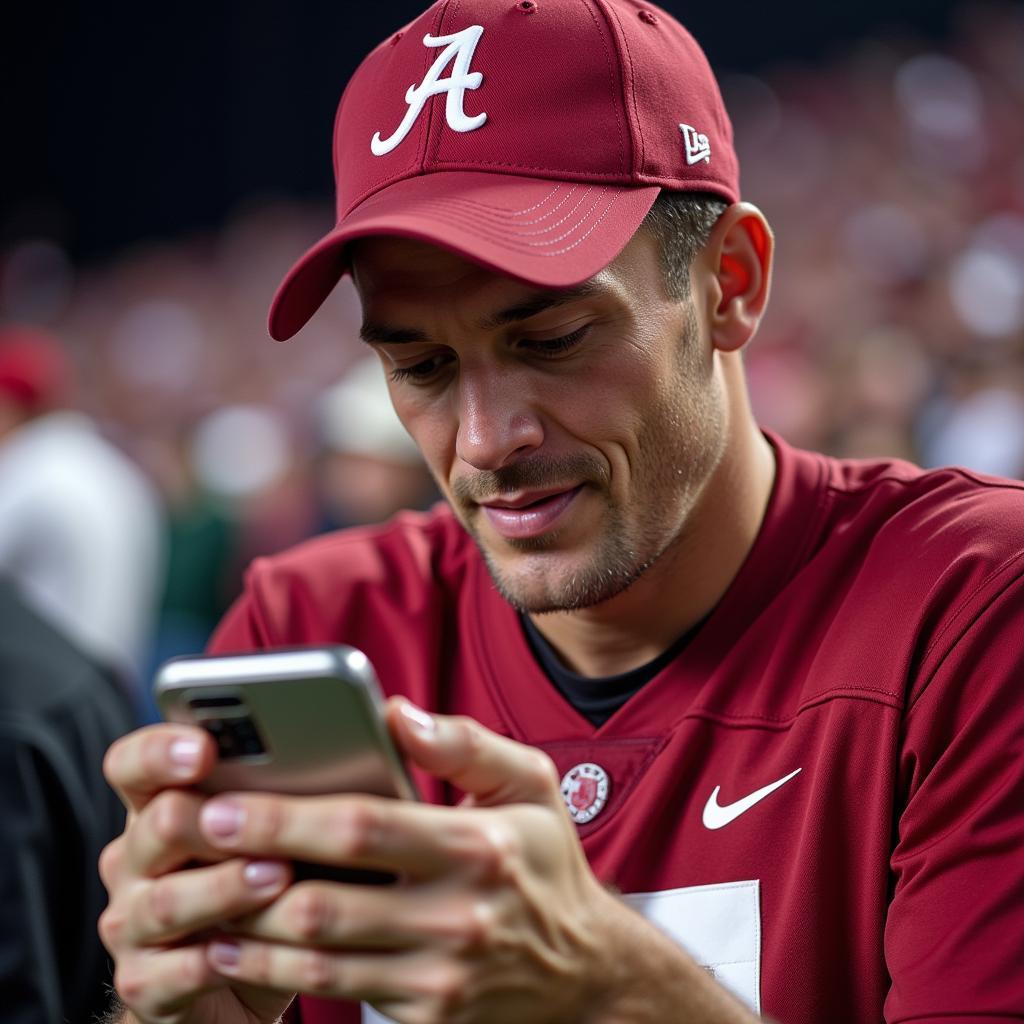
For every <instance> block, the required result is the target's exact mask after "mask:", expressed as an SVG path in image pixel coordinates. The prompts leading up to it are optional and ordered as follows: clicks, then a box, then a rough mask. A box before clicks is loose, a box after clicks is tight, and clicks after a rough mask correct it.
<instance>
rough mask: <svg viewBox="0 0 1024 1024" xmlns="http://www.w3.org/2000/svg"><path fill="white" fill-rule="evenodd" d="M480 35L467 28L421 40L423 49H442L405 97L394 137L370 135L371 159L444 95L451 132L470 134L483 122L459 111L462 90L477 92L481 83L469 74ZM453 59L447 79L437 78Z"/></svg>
mask: <svg viewBox="0 0 1024 1024" xmlns="http://www.w3.org/2000/svg"><path fill="white" fill-rule="evenodd" d="M483 34H484V27H483V25H470V27H469V28H464V29H463V30H462V31H461V32H453V33H452V34H451V35H450V36H431V35H426V36H424V37H423V45H424V46H434V47H437V46H443V47H444V49H443V50H442V51H441V52H440V53H439V54H438V55H437V60H435V61H434V63H433V64H431V65H430V70H429V71H428V72H427V75H426V77H425V78H424V79H423V81H422V82H420V84H419V85H410V86H409V91H408V92H407V93H406V94H405V102H406V103H408V104H409V109H408V110H407V111H406V112H405V117H403V118H402V123H401V124H400V125H399V126H398V127H397V128H396V129H395V134H394V135H392V136H391V138H390V139H382V138H381V137H380V132H374V134H373V138H372V139H371V140H370V151H371V152H372V153H373V155H374V156H384V154H385V153H390V152H391V150H393V149H394V148H395V146H397V145H398V144H399V143H400V142H401V141H402V140H403V139H404V138H405V137H406V135H408V134H409V131H410V130H411V128H412V126H413V124H415V122H416V118H417V117H419V116H420V113H421V112H422V110H423V108H424V107H425V106H426V105H427V100H428V99H430V97H431V96H437V95H438V94H439V93H442V92H446V93H448V95H447V96H446V97H445V107H444V114H445V117H446V118H447V120H448V127H449V128H451V129H452V130H453V131H456V132H471V131H473V129H474V128H479V127H480V126H481V125H482V124H483V123H484V122H485V121H486V120H487V115H486V114H485V113H483V112H481V113H479V114H477V115H476V116H475V117H467V116H466V112H465V111H464V110H463V109H462V103H463V100H464V99H465V98H466V90H467V89H479V88H480V85H481V83H482V82H483V80H484V76H483V75H482V74H481V73H480V72H479V71H472V72H471V71H470V70H469V62H470V61H471V60H472V59H473V52H474V51H475V50H476V44H477V43H479V42H480V37H481V36H482V35H483ZM453 58H454V60H455V66H454V68H453V69H452V76H451V78H441V72H442V71H444V69H445V68H446V67H447V66H448V64H449V63H450V62H451V61H452V59H453Z"/></svg>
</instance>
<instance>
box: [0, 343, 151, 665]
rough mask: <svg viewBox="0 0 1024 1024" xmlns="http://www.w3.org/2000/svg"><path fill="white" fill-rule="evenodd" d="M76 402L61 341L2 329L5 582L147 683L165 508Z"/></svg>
mask: <svg viewBox="0 0 1024 1024" xmlns="http://www.w3.org/2000/svg"><path fill="white" fill-rule="evenodd" d="M73 391H74V385H73V379H72V368H71V363H70V360H69V358H68V356H67V354H66V352H65V351H64V350H63V348H62V346H61V345H60V343H59V342H58V341H57V339H55V338H53V337H51V336H49V335H48V334H46V333H44V332H42V331H41V330H39V329H36V328H31V327H4V328H0V571H2V572H4V573H5V574H7V575H8V576H9V577H10V578H11V579H12V580H13V581H14V582H15V583H16V584H17V585H18V587H19V588H20V589H21V591H22V593H23V594H24V596H25V599H26V600H27V601H28V602H29V603H30V604H31V605H32V606H33V607H34V608H36V609H37V611H38V612H39V613H40V614H42V615H43V616H44V617H46V618H47V619H49V620H50V621H51V622H53V624H54V625H55V626H56V627H57V628H59V629H60V630H61V631H62V632H64V633H66V634H67V635H68V636H69V637H71V638H72V639H73V640H74V641H75V642H76V643H77V644H79V645H80V646H81V647H82V649H83V650H85V651H87V652H88V653H89V654H90V655H91V656H92V657H94V658H96V659H97V660H98V661H99V662H100V663H102V664H104V665H107V666H109V667H110V668H111V669H112V670H114V671H115V672H117V673H118V674H119V675H121V676H122V677H123V678H124V679H125V680H126V681H130V682H132V683H135V682H136V681H137V679H138V675H139V673H140V671H141V669H142V667H143V665H144V660H145V658H146V656H147V654H148V644H149V642H150V634H151V630H152V627H153V617H154V614H155V610H156V602H157V601H158V599H159V594H160V587H161V586H162V582H163V570H164V566H163V550H162V540H161V514H160V508H159V504H158V501H157V498H156V497H155V495H154V492H153V490H152V488H151V487H150V485H149V483H148V482H147V480H146V478H145V477H144V476H143V474H142V472H141V471H140V470H139V469H138V468H137V467H136V466H135V465H134V464H133V463H132V462H131V461H130V460H129V459H128V458H127V457H126V456H124V455H123V454H122V453H121V452H120V451H119V450H118V449H117V448H115V447H114V446H113V445H112V444H110V443H109V442H108V441H106V440H105V439H104V438H103V437H102V436H101V434H100V432H99V430H98V429H97V427H96V425H95V423H93V422H92V421H91V420H90V419H89V418H88V417H87V416H85V415H84V414H82V413H80V412H77V411H73V410H72V408H71V403H72V398H73Z"/></svg>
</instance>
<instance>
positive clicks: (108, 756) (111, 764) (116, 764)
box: [103, 737, 128, 786]
mask: <svg viewBox="0 0 1024 1024" xmlns="http://www.w3.org/2000/svg"><path fill="white" fill-rule="evenodd" d="M127 742H128V740H127V738H126V737H121V738H120V739H117V740H114V742H113V743H111V744H110V746H109V747H107V752H106V753H105V754H104V755H103V777H104V778H105V779H106V780H107V782H109V783H110V784H111V785H112V786H117V784H118V783H119V782H120V781H121V774H122V772H121V762H122V757H121V755H122V752H123V750H124V747H125V744H126V743H127Z"/></svg>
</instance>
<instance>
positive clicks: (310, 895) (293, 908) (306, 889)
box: [286, 884, 335, 942]
mask: <svg viewBox="0 0 1024 1024" xmlns="http://www.w3.org/2000/svg"><path fill="white" fill-rule="evenodd" d="M288 900H289V904H288V909H287V915H286V916H287V920H288V925H289V928H290V930H291V931H293V932H294V933H295V935H296V936H297V937H298V938H300V939H304V940H306V941H309V942H312V941H316V940H317V939H322V938H325V937H327V935H328V933H329V932H330V931H331V926H332V924H333V922H334V918H335V913H334V904H333V902H332V901H331V899H330V896H329V895H328V893H327V892H326V891H325V890H324V889H322V888H320V887H319V886H316V885H305V884H302V885H299V886H296V887H295V889H294V890H293V891H292V892H291V894H290V895H289V897H288Z"/></svg>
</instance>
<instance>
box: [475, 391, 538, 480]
mask: <svg viewBox="0 0 1024 1024" xmlns="http://www.w3.org/2000/svg"><path fill="white" fill-rule="evenodd" d="M458 400H459V432H458V437H457V439H456V443H455V451H456V454H457V455H458V457H459V458H460V459H462V461H463V462H466V463H468V464H469V465H471V466H473V467H474V469H489V470H494V469H500V468H501V467H502V466H505V465H507V464H509V463H510V462H515V461H516V460H517V459H519V458H520V457H521V456H523V455H525V454H526V453H527V452H529V451H531V450H532V449H534V448H539V447H540V445H541V443H542V442H543V440H544V431H543V425H542V423H541V420H540V417H539V416H538V415H537V412H536V410H535V409H534V408H533V407H532V403H531V401H530V398H529V395H528V394H526V393H525V389H524V388H523V387H522V384H521V382H519V383H517V381H516V380H515V377H514V375H513V374H507V373H501V372H497V371H495V372H487V373H464V374H463V375H462V377H461V379H460V381H459V399H458Z"/></svg>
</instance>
